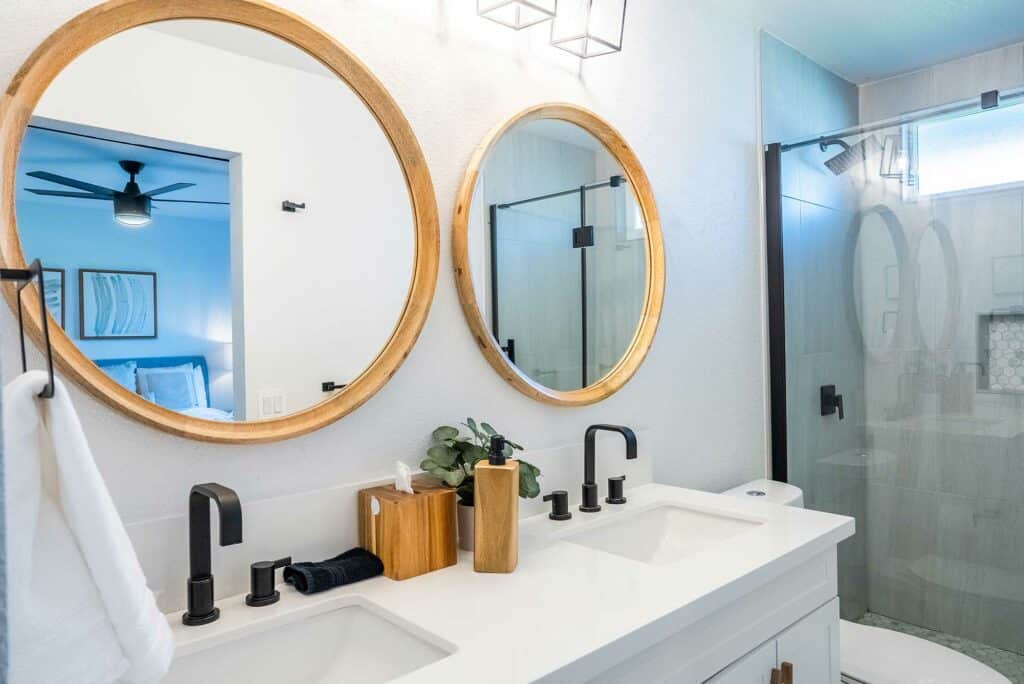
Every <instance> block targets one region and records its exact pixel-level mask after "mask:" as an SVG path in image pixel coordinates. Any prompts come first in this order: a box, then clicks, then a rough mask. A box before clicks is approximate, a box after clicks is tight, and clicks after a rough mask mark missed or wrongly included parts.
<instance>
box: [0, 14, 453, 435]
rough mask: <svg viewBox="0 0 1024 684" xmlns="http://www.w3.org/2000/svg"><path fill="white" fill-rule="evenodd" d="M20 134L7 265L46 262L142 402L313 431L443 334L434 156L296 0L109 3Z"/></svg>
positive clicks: (47, 285) (91, 376)
mask: <svg viewBox="0 0 1024 684" xmlns="http://www.w3.org/2000/svg"><path fill="white" fill-rule="evenodd" d="M0 135H2V137H0V139H2V142H3V150H2V155H3V157H2V173H3V185H2V189H3V234H2V243H0V251H2V254H0V256H2V261H3V264H4V265H5V266H8V267H13V268H21V267H24V265H25V264H26V263H27V262H30V261H32V260H34V259H39V260H40V261H41V263H42V265H43V267H44V268H45V282H44V290H45V292H44V293H43V295H44V297H45V301H46V304H47V306H48V309H49V312H50V319H49V322H50V329H51V331H52V332H53V335H52V338H53V350H54V355H55V358H56V360H57V363H58V366H59V368H60V369H61V370H63V372H64V373H66V374H67V375H69V376H70V377H71V378H72V379H74V380H76V381H77V382H78V383H79V384H81V385H82V386H83V387H85V388H86V389H87V390H88V391H90V392H91V393H92V394H94V395H95V396H97V397H99V398H100V399H102V400H103V401H105V402H107V403H108V404H110V405H111V406H113V407H114V408H116V409H118V410H120V411H122V412H124V413H126V414H128V415H129V416H132V417H134V418H137V419H140V420H142V421H144V422H146V423H148V424H150V425H153V426H155V427H158V428H161V429H163V430H167V431H169V432H173V433H176V434H179V435H184V436H188V437H193V438H197V439H203V440H208V441H217V442H260V441H270V440H276V439H283V438H286V437H291V436H294V435H298V434H302V433H305V432H309V431H311V430H314V429H317V428H319V427H321V426H323V425H326V424H327V423H330V422H332V421H334V420H337V419H338V418H340V417H341V416H344V415H345V414H347V413H348V412H350V411H352V410H353V409H355V408H356V407H358V406H359V405H361V404H362V403H363V402H365V401H366V400H367V399H369V398H370V397H371V396H372V395H373V394H374V393H375V392H376V391H378V390H379V389H380V388H381V387H382V386H383V385H384V383H385V382H387V380H388V379H389V378H390V377H391V376H392V375H393V374H394V373H395V371H396V370H397V368H398V366H399V365H400V364H401V363H402V361H403V360H404V358H405V357H406V356H407V355H408V353H409V350H410V349H411V347H412V345H413V344H414V342H415V340H416V337H417V336H418V334H419V331H420V329H421V327H422V325H423V322H424V319H425V318H426V315H427V311H428V309H429V306H430V301H431V298H432V295H433V290H434V285H435V281H436V277H437V263H438V250H439V244H438V228H437V208H436V204H435V199H434V194H433V188H432V184H431V181H430V177H429V174H428V172H427V168H426V164H425V161H424V158H423V154H422V152H421V150H420V147H419V145H418V143H417V141H416V139H415V136H414V135H413V133H412V130H411V128H410V126H409V123H408V122H407V121H406V119H405V117H404V116H403V115H402V113H401V111H400V110H399V109H398V106H397V105H396V103H395V102H394V100H392V99H391V97H390V96H389V95H388V93H387V92H386V91H385V89H384V87H383V86H382V85H381V84H380V83H379V82H378V81H377V80H376V79H375V78H374V77H373V75H372V74H371V73H370V72H369V71H368V70H367V68H366V67H365V66H364V65H363V64H361V63H360V62H359V61H358V60H357V59H356V58H355V57H354V56H353V55H352V54H350V53H349V52H348V51H347V50H346V49H345V48H344V47H342V46H341V45H339V44H338V43H336V42H335V41H334V40H333V39H331V38H330V37H329V36H327V35H326V34H324V33H322V32H321V31H319V30H318V29H316V28H314V27H313V26H311V25H310V24H308V23H306V22H304V21H302V20H301V19H299V18H297V17H295V16H294V15H291V14H289V13H287V12H285V11H282V10H280V9H277V8H274V7H272V6H270V5H267V4H264V3H262V2H257V1H254V0H235V1H233V2H221V1H219V0H194V1H193V2H188V3H173V2H164V1H162V0H112V1H111V2H107V3H104V4H103V5H100V6H98V7H96V8H94V9H92V10H89V11H87V12H85V13H84V14H82V15H80V16H78V17H77V18H75V19H73V20H72V21H70V22H68V23H67V24H66V25H64V26H63V27H62V28H60V29H59V30H58V31H57V32H56V33H54V34H53V35H52V36H51V37H50V38H48V39H47V40H46V42H44V43H43V44H42V45H41V46H40V47H39V48H38V49H37V50H36V51H35V53H34V54H33V55H32V56H31V57H30V58H29V60H28V62H27V63H26V64H25V65H24V66H23V67H22V69H21V70H20V71H19V73H18V74H17V75H16V76H15V78H14V80H13V82H12V84H11V85H10V86H9V88H8V90H7V94H6V97H5V99H4V101H3V103H2V111H0ZM6 294H7V297H8V300H9V302H11V303H12V305H13V304H14V302H15V300H14V297H13V288H8V290H7V293H6ZM27 296H30V297H33V298H34V297H36V296H38V293H36V292H35V290H34V289H33V291H32V292H31V293H28V294H27ZM37 307H38V300H37V301H36V306H35V307H33V306H31V305H29V306H27V311H28V312H29V314H30V315H29V318H28V321H27V324H28V327H29V329H30V332H32V333H33V334H34V336H35V337H36V339H37V340H38V338H39V336H40V330H41V326H40V322H41V321H40V318H39V316H38V314H36V315H33V312H36V311H38V308H37Z"/></svg>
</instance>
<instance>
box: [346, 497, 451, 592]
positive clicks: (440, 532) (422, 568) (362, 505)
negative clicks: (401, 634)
mask: <svg viewBox="0 0 1024 684" xmlns="http://www.w3.org/2000/svg"><path fill="white" fill-rule="evenodd" d="M412 488H413V491H414V492H415V494H408V493H406V492H400V491H398V490H396V489H395V488H394V486H393V485H384V486H381V487H371V488H370V489H363V490H360V492H359V545H360V546H362V547H363V548H364V549H366V550H368V551H370V552H371V553H374V554H376V555H377V556H378V557H379V558H380V559H381V560H382V561H383V562H384V574H385V575H386V576H387V577H390V578H391V579H393V580H404V579H409V578H410V577H415V576H416V575H422V574H423V573H426V572H432V571H434V570H440V569H441V568H446V567H448V566H449V565H455V563H456V561H457V560H458V551H457V550H456V543H455V542H456V531H455V490H454V489H451V488H450V487H445V486H444V485H442V484H440V483H437V482H434V481H432V480H429V479H423V478H416V479H414V480H413V483H412ZM373 498H376V499H377V501H378V502H379V503H380V512H379V513H378V514H377V515H373V513H372V510H371V503H370V502H371V500H372V499H373Z"/></svg>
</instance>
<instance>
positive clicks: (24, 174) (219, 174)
mask: <svg viewBox="0 0 1024 684" xmlns="http://www.w3.org/2000/svg"><path fill="white" fill-rule="evenodd" d="M125 137H127V136H123V135H122V136H119V135H118V134H117V133H115V132H113V131H101V130H96V129H91V128H90V129H85V128H83V127H80V126H73V125H69V124H67V123H66V122H57V121H48V120H44V119H39V118H36V119H34V120H33V123H32V124H31V126H30V128H29V129H28V132H27V133H26V135H25V138H24V141H23V143H22V153H21V157H20V160H19V170H18V171H19V172H18V194H17V218H18V223H19V224H20V225H21V226H23V231H22V243H23V244H22V247H23V250H24V252H25V255H26V257H27V258H29V259H33V258H37V257H38V258H40V259H42V260H43V263H44V264H45V265H46V268H47V269H48V270H47V271H46V277H45V278H44V282H45V284H46V302H47V308H48V309H49V311H50V314H51V315H52V316H53V318H54V320H55V321H56V322H57V323H58V324H59V325H60V326H61V327H62V328H63V329H64V330H65V332H66V333H67V334H68V335H69V336H70V337H71V339H72V340H74V341H75V343H76V344H77V346H78V348H79V349H80V350H81V351H82V352H83V353H84V354H85V355H86V356H87V357H89V358H90V359H92V360H93V361H94V362H95V363H96V364H97V365H99V366H100V367H101V368H102V369H103V370H104V371H105V372H106V373H107V374H108V375H109V376H110V377H111V378H113V379H114V380H116V381H117V382H118V383H119V384H121V385H122V386H123V387H125V388H126V389H128V390H129V391H132V392H138V393H139V394H140V395H141V396H143V397H144V398H146V399H148V400H150V401H152V402H154V403H156V404H159V405H161V406H163V407H165V408H168V409H172V410H175V411H181V412H183V413H186V414H188V415H193V416H196V417H202V418H209V419H212V420H230V419H231V418H232V416H233V415H234V411H235V391H234V389H235V388H234V378H233V374H232V369H233V365H234V364H233V358H232V357H233V353H232V344H231V342H232V283H231V215H230V182H229V172H228V161H227V159H224V158H217V157H215V156H213V155H206V154H200V153H193V152H186V151H181V150H174V149H171V147H173V145H171V144H170V143H164V144H162V146H159V147H158V146H157V145H156V144H152V143H154V142H155V141H147V142H146V143H145V144H142V143H137V144H136V143H129V142H124V141H123V140H122V139H119V138H125ZM134 139H135V138H133V140H134ZM134 193H140V194H139V195H138V197H137V198H132V197H131V195H133V194H134ZM119 194H120V195H119Z"/></svg>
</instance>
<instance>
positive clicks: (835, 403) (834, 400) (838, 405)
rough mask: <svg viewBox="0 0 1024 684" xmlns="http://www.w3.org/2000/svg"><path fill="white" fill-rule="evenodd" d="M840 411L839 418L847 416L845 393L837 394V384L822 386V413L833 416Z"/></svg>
mask: <svg viewBox="0 0 1024 684" xmlns="http://www.w3.org/2000/svg"><path fill="white" fill-rule="evenodd" d="M836 411H839V420H842V419H843V418H845V417H846V416H845V415H844V414H843V395H842V394H836V386H835V385H822V386H821V415H823V416H831V415H832V414H833V413H835V412H836Z"/></svg>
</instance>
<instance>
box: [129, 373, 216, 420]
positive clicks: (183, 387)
mask: <svg viewBox="0 0 1024 684" xmlns="http://www.w3.org/2000/svg"><path fill="white" fill-rule="evenodd" d="M135 377H136V379H137V380H138V392H139V394H141V395H142V396H144V397H150V396H152V397H153V403H155V404H158V405H160V406H163V407H164V408H166V409H171V410H172V411H179V410H181V409H186V408H194V407H196V406H198V403H197V401H198V399H197V397H196V386H195V371H194V370H193V366H192V364H191V363H184V364H182V365H180V366H169V367H165V368H139V369H138V370H136V371H135ZM204 394H205V393H204Z"/></svg>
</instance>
